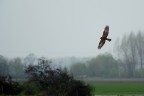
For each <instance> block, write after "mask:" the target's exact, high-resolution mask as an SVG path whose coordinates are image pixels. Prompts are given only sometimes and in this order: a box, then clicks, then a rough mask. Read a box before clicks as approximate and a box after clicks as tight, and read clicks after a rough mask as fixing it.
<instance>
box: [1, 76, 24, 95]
mask: <svg viewBox="0 0 144 96" xmlns="http://www.w3.org/2000/svg"><path fill="white" fill-rule="evenodd" d="M21 91H22V89H21V87H20V85H19V83H17V82H14V81H12V79H11V76H9V75H8V76H0V95H1V94H5V95H17V94H19V93H20V92H21Z"/></svg>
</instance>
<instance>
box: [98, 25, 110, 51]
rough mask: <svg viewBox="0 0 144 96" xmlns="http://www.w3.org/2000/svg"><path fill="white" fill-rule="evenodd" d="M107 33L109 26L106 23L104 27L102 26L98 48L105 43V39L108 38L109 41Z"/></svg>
mask: <svg viewBox="0 0 144 96" xmlns="http://www.w3.org/2000/svg"><path fill="white" fill-rule="evenodd" d="M108 34H109V26H108V25H106V27H105V28H104V31H103V35H102V37H101V38H100V42H99V45H98V49H101V48H102V46H103V45H104V44H105V41H106V40H108V41H109V42H110V41H111V39H109V38H107V36H108Z"/></svg>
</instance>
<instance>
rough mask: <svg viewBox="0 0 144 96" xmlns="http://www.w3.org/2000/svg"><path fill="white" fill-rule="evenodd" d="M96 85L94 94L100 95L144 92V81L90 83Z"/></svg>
mask: <svg viewBox="0 0 144 96" xmlns="http://www.w3.org/2000/svg"><path fill="white" fill-rule="evenodd" d="M89 84H90V85H91V86H92V87H94V94H95V95H98V94H101V95H103V94H104V95H110V94H111V95H113V94H144V83H132V82H130V83H129V82H123V83H118V82H115V83H112V82H109V83H108V82H97V83H89Z"/></svg>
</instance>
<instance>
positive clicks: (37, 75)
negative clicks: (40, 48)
mask: <svg viewBox="0 0 144 96" xmlns="http://www.w3.org/2000/svg"><path fill="white" fill-rule="evenodd" d="M26 73H27V74H29V76H30V77H29V78H30V79H29V81H32V82H34V83H35V84H36V85H37V86H38V88H39V89H40V90H41V92H43V95H47V96H90V95H91V94H90V93H91V88H90V87H89V86H87V85H84V83H83V82H81V81H77V80H74V79H73V76H71V75H69V74H68V72H67V71H66V70H63V69H61V68H53V67H52V66H51V62H50V61H48V60H45V59H39V63H38V65H30V66H29V67H28V68H27V69H26Z"/></svg>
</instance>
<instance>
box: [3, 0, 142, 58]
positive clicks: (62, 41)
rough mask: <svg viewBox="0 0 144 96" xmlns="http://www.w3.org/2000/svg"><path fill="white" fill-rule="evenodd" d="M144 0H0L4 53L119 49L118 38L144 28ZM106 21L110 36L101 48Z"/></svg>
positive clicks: (59, 53) (90, 53)
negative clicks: (116, 46) (109, 40)
mask: <svg viewBox="0 0 144 96" xmlns="http://www.w3.org/2000/svg"><path fill="white" fill-rule="evenodd" d="M143 9H144V1H143V0H133V1H131V0H126V1H125V0H119V1H115V0H109V1H105V0H89V1H87V0H72V1H67V0H55V1H53V0H42V1H40V0H0V46H1V47H0V54H2V55H4V56H6V57H17V56H20V57H25V56H26V55H28V54H29V53H34V54H35V55H36V56H39V57H40V56H45V57H50V58H53V57H54V58H56V57H67V56H76V57H89V56H96V55H98V54H99V53H105V52H111V53H112V54H114V53H115V52H114V50H113V49H114V47H115V45H114V44H115V41H116V40H117V38H118V37H122V36H123V35H124V34H127V33H129V32H131V31H133V32H138V31H139V30H142V31H143V30H144V20H143V17H144V13H143ZM105 25H109V26H110V34H109V36H108V37H109V38H111V39H112V41H111V42H110V43H109V42H106V44H105V45H104V47H103V48H102V49H101V50H98V49H97V46H98V42H99V38H100V36H101V35H102V32H103V29H104V27H105Z"/></svg>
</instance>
